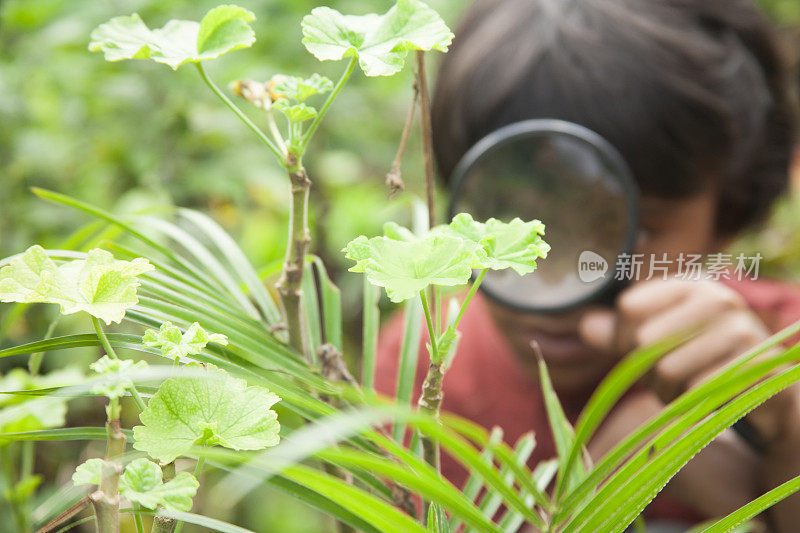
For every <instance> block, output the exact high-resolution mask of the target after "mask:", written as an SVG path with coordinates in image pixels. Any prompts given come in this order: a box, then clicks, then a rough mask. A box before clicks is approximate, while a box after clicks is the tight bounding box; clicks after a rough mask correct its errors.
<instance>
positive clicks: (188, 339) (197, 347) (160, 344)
mask: <svg viewBox="0 0 800 533" xmlns="http://www.w3.org/2000/svg"><path fill="white" fill-rule="evenodd" d="M209 342H215V343H217V344H221V345H223V346H225V345H227V344H228V337H226V336H225V335H222V334H221V333H208V332H207V331H206V330H205V329H203V328H202V327H201V326H200V324H199V323H197V322H194V323H193V324H192V325H191V326H189V329H187V330H186V333H181V330H180V328H178V327H177V326H174V325H172V323H171V322H164V323H163V324H161V327H160V328H159V329H158V331H156V330H154V329H148V330H146V331H145V332H144V336H143V337H142V344H144V345H145V346H148V347H151V348H161V355H163V356H164V357H167V358H169V359H176V360H180V359H181V358H182V357H186V356H189V355H197V354H199V353H200V352H201V351H202V350H203V348H205V347H206V345H207V344H208V343H209Z"/></svg>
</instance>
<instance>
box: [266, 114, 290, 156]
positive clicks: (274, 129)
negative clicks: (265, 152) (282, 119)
mask: <svg viewBox="0 0 800 533" xmlns="http://www.w3.org/2000/svg"><path fill="white" fill-rule="evenodd" d="M267 126H269V131H270V133H272V136H273V137H274V138H275V143H276V144H277V145H278V149H279V150H280V151H281V153H283V154H285V153H286V144H284V142H283V136H282V135H281V130H279V129H278V125H277V124H276V123H275V115H273V114H272V109H270V110H269V111H267Z"/></svg>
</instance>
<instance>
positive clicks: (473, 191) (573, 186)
mask: <svg viewBox="0 0 800 533" xmlns="http://www.w3.org/2000/svg"><path fill="white" fill-rule="evenodd" d="M451 181H452V191H451V192H452V194H451V200H450V210H449V218H452V217H453V216H455V215H456V214H457V213H461V212H466V213H469V214H470V215H472V217H473V218H474V219H475V220H480V221H485V220H486V219H488V218H491V217H494V218H496V219H499V220H502V221H505V222H508V221H509V220H511V219H512V218H514V217H519V218H521V219H522V220H530V219H534V218H536V219H539V220H541V221H542V222H544V224H545V226H546V234H545V239H546V240H547V242H548V243H550V245H551V250H550V253H549V254H548V256H547V260H545V261H541V262H540V263H539V264H538V267H537V270H536V271H535V272H533V273H531V274H526V275H524V276H520V275H519V274H517V273H515V272H513V271H512V270H510V269H508V270H505V271H498V272H495V271H489V272H488V273H487V274H486V277H485V278H484V280H483V283H482V284H481V290H483V291H484V293H485V294H486V295H488V296H489V297H490V298H493V299H495V300H497V301H498V302H500V303H502V304H504V305H506V306H508V307H512V308H515V309H519V310H523V311H529V312H536V313H554V312H561V311H566V310H569V309H572V308H574V307H578V306H580V305H584V304H586V303H590V302H594V303H611V302H613V299H614V297H615V296H616V294H617V293H618V292H619V291H620V290H621V288H623V286H624V281H622V280H624V278H625V276H620V275H616V268H617V265H618V261H617V258H618V257H620V255H621V254H626V253H627V254H630V253H631V251H632V249H633V246H634V243H635V239H636V234H637V231H638V224H639V222H638V211H639V209H638V198H639V194H638V190H637V187H636V183H635V182H634V180H633V176H632V173H631V171H630V169H629V168H628V165H627V164H626V162H625V160H624V159H623V157H622V156H621V155H620V153H619V152H618V151H617V150H616V149H615V148H614V147H613V146H612V145H611V144H610V143H609V142H608V141H606V140H605V139H604V138H603V137H601V136H600V135H599V134H597V133H595V132H593V131H592V130H589V129H588V128H585V127H583V126H580V125H578V124H574V123H572V122H566V121H563V120H555V119H534V120H526V121H522V122H517V123H514V124H510V125H508V126H505V127H502V128H500V129H498V130H495V131H494V132H492V133H490V134H489V135H487V136H486V137H484V138H483V139H481V140H480V141H479V142H478V143H477V144H475V145H474V146H473V147H472V148H471V149H470V150H469V151H468V152H467V153H466V154H465V155H464V157H463V158H462V159H461V161H460V162H459V163H458V165H457V166H456V168H455V170H454V173H453V176H452V180H451Z"/></svg>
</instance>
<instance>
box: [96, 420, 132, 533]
mask: <svg viewBox="0 0 800 533" xmlns="http://www.w3.org/2000/svg"><path fill="white" fill-rule="evenodd" d="M123 453H125V434H124V433H123V432H122V428H121V426H120V423H119V418H113V419H110V420H108V421H107V422H106V458H105V460H104V461H103V466H102V470H101V472H102V473H101V477H100V487H99V489H98V490H96V491H95V492H93V493H92V494H90V495H89V500H90V501H91V502H92V506H93V507H94V515H95V519H96V522H97V531H98V532H99V533H118V532H119V477H120V474H121V473H122V465H121V464H120V463H119V458H120V457H121V456H122V454H123Z"/></svg>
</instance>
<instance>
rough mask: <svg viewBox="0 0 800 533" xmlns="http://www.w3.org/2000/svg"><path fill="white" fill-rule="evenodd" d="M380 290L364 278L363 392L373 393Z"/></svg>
mask: <svg viewBox="0 0 800 533" xmlns="http://www.w3.org/2000/svg"><path fill="white" fill-rule="evenodd" d="M380 295H381V293H380V289H379V288H378V287H376V286H375V285H373V284H372V283H370V282H369V280H368V279H367V276H364V311H363V313H362V320H363V327H362V337H361V338H362V343H361V346H362V356H361V385H362V387H363V389H364V392H366V393H368V394H370V393H374V392H375V357H376V356H377V352H378V330H379V329H380V320H381V319H380V309H379V308H378V299H379V298H380Z"/></svg>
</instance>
